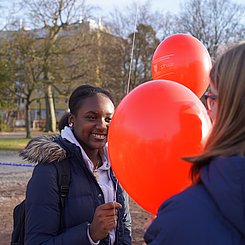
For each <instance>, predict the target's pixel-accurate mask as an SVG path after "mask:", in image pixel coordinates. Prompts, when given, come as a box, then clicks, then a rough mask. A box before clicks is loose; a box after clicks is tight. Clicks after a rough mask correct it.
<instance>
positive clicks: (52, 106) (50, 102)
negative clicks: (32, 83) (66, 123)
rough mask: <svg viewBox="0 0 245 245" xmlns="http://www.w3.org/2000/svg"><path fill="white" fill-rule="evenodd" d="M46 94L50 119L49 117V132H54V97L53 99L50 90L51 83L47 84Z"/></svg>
mask: <svg viewBox="0 0 245 245" xmlns="http://www.w3.org/2000/svg"><path fill="white" fill-rule="evenodd" d="M47 94H48V104H49V111H50V119H51V125H50V130H51V132H56V115H55V108H54V99H53V92H52V86H51V85H48V89H47Z"/></svg>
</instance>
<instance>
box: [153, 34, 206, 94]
mask: <svg viewBox="0 0 245 245" xmlns="http://www.w3.org/2000/svg"><path fill="white" fill-rule="evenodd" d="M210 69H211V58H210V55H209V53H208V51H207V49H206V48H205V46H204V45H203V44H202V43H201V42H200V41H199V40H198V39H196V38H195V37H193V36H190V35H187V34H175V35H172V36H169V37H168V38H166V39H165V40H163V41H162V42H161V43H160V44H159V46H158V47H157V49H156V50H155V52H154V54H153V58H152V66H151V71H152V78H153V79H155V80H159V79H165V80H171V81H174V82H178V83H180V84H182V85H184V86H186V87H187V88H189V89H191V90H192V92H194V93H195V94H196V95H197V96H198V97H199V98H200V97H201V96H202V95H203V94H204V92H205V91H206V89H207V87H208V85H209V82H210V81H209V71H210Z"/></svg>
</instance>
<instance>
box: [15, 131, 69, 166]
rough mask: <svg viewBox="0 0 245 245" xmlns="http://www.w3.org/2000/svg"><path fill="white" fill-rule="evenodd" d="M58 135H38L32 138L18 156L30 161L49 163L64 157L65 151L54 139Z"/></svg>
mask: <svg viewBox="0 0 245 245" xmlns="http://www.w3.org/2000/svg"><path fill="white" fill-rule="evenodd" d="M57 137H58V136H55V135H53V136H40V137H37V138H35V139H32V140H31V141H30V142H29V143H28V144H27V146H26V147H25V149H24V150H22V151H21V152H20V156H21V157H22V158H23V159H24V160H26V161H28V162H31V163H49V162H54V161H61V160H63V159H64V158H65V157H66V151H65V149H63V148H62V147H61V146H60V145H59V144H58V143H57V142H55V140H56V139H57Z"/></svg>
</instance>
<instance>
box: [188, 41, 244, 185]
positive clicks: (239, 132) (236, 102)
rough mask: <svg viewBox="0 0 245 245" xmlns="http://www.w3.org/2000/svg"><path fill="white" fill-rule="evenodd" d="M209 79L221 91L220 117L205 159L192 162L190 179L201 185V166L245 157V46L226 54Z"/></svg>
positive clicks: (193, 159) (204, 154) (208, 143)
mask: <svg viewBox="0 0 245 245" xmlns="http://www.w3.org/2000/svg"><path fill="white" fill-rule="evenodd" d="M210 79H211V83H212V85H213V86H214V88H215V89H216V90H217V91H218V108H217V116H216V120H215V122H214V125H213V129H212V131H211V133H210V135H209V138H208V140H207V142H206V145H205V147H204V152H203V154H202V155H200V156H197V157H190V158H185V159H187V160H188V161H191V162H193V166H192V168H191V177H192V180H193V182H198V181H199V172H200V169H201V167H202V166H204V165H207V164H209V162H210V160H211V159H212V158H214V157H218V156H231V155H242V156H244V155H245V43H243V44H240V45H238V46H235V47H233V48H231V49H230V50H228V51H227V52H225V53H224V54H223V55H222V56H221V57H220V59H218V60H217V62H215V64H214V65H213V67H212V69H211V71H210Z"/></svg>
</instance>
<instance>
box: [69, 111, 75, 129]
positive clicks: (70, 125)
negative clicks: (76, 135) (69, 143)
mask: <svg viewBox="0 0 245 245" xmlns="http://www.w3.org/2000/svg"><path fill="white" fill-rule="evenodd" d="M68 123H69V127H70V128H72V127H73V125H74V115H72V114H70V115H69V118H68Z"/></svg>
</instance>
